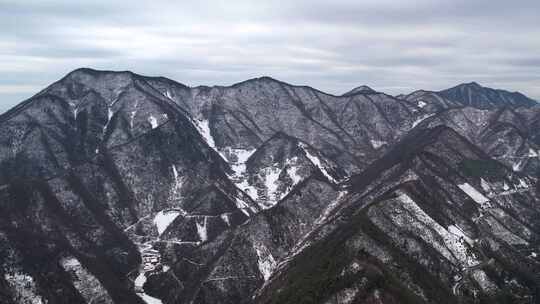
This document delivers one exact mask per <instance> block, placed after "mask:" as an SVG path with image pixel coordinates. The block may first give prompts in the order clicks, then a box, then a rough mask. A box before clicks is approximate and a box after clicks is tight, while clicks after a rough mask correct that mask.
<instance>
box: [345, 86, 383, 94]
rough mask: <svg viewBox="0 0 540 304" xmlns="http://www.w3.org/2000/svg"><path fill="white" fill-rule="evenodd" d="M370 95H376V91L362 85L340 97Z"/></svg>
mask: <svg viewBox="0 0 540 304" xmlns="http://www.w3.org/2000/svg"><path fill="white" fill-rule="evenodd" d="M370 93H376V91H375V90H373V89H372V88H370V87H368V86H367V85H363V86H359V87H356V88H354V89H352V90H350V91H349V92H347V93H345V94H343V95H342V96H351V95H354V94H370Z"/></svg>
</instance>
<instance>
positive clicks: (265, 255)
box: [255, 245, 277, 281]
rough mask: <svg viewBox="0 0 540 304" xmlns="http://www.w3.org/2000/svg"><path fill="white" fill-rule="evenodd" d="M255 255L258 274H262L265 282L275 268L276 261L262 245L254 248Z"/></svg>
mask: <svg viewBox="0 0 540 304" xmlns="http://www.w3.org/2000/svg"><path fill="white" fill-rule="evenodd" d="M255 252H256V253H257V264H258V266H259V272H260V273H261V274H262V276H263V278H264V280H265V281H267V280H268V279H269V278H270V276H271V275H272V271H273V270H274V269H275V268H276V265H277V264H276V260H275V259H274V257H273V256H272V254H271V253H270V252H269V251H268V249H267V248H266V247H265V246H264V245H260V246H257V245H256V246H255Z"/></svg>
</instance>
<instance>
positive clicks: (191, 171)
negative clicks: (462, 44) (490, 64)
mask: <svg viewBox="0 0 540 304" xmlns="http://www.w3.org/2000/svg"><path fill="white" fill-rule="evenodd" d="M539 178H540V104H538V103H537V102H536V101H534V100H532V99H530V98H528V97H526V96H525V95H523V94H521V93H518V92H508V91H505V90H500V89H491V88H487V87H483V86H481V85H479V84H477V83H475V82H472V83H466V84H460V85H458V86H456V87H453V88H450V89H446V90H442V91H439V92H435V91H425V90H419V91H415V92H412V93H410V94H407V95H398V96H392V95H389V94H385V93H383V92H378V91H376V90H373V89H371V88H370V87H368V86H365V85H364V86H359V87H357V88H355V89H353V90H351V91H349V92H347V93H344V94H343V95H340V96H338V95H332V94H327V93H324V92H322V91H319V90H317V89H314V88H311V87H308V86H295V85H290V84H287V83H285V82H282V81H279V80H275V79H273V78H269V77H261V78H255V79H251V80H247V81H244V82H241V83H237V84H234V85H232V86H212V87H208V86H198V87H188V86H186V85H183V84H181V83H178V82H176V81H174V80H171V79H167V78H163V77H147V76H142V75H138V74H135V73H132V72H115V71H98V70H93V69H88V68H83V69H77V70H75V71H73V72H71V73H69V74H68V75H66V76H65V77H64V78H62V79H60V80H59V81H57V82H55V83H53V84H51V85H50V86H48V87H47V88H45V89H44V90H42V91H41V92H39V93H37V94H36V95H34V96H33V97H31V98H30V99H28V100H26V101H24V102H22V103H20V104H19V105H17V106H16V107H14V108H13V109H11V110H9V111H7V112H6V113H4V114H2V115H0V197H1V199H0V240H1V241H0V266H1V267H0V302H1V303H6V304H15V303H32V304H38V303H50V304H57V303H58V304H62V303H70V304H71V303H88V304H90V303H93V304H97V303H107V304H109V303H122V304H123V303H126V304H131V303H134V304H139V303H140V304H144V303H148V304H155V303H163V304H172V303H197V304H198V303H201V304H203V303H204V304H216V303H220V304H221V303H227V304H243V303H245V304H255V303H260V304H263V303H264V304H266V303H280V304H281V303H325V304H338V303H339V304H344V303H382V304H391V303H540V257H539V254H540V201H539V198H540V180H539Z"/></svg>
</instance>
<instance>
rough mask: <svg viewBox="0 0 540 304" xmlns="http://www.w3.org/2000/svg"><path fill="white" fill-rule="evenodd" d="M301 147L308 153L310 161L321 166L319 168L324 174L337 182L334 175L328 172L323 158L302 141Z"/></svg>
mask: <svg viewBox="0 0 540 304" xmlns="http://www.w3.org/2000/svg"><path fill="white" fill-rule="evenodd" d="M300 147H301V148H302V150H303V151H304V153H305V154H306V157H307V158H308V159H309V161H310V162H311V163H313V164H314V165H315V166H316V167H317V168H319V170H320V171H321V172H322V174H323V175H324V176H325V177H326V178H327V179H328V180H329V181H331V182H333V183H337V181H336V179H335V178H334V177H332V175H330V174H329V173H328V171H327V170H326V168H325V167H324V166H323V162H322V161H321V159H320V158H319V157H317V156H316V155H313V154H311V153H310V151H309V149H308V147H307V146H306V145H305V144H303V143H300Z"/></svg>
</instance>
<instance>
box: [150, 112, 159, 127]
mask: <svg viewBox="0 0 540 304" xmlns="http://www.w3.org/2000/svg"><path fill="white" fill-rule="evenodd" d="M148 122H149V123H150V125H151V126H152V129H155V128H157V127H158V121H157V119H156V118H155V117H154V116H152V115H150V116H149V117H148Z"/></svg>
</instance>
